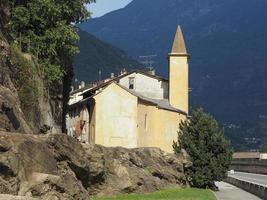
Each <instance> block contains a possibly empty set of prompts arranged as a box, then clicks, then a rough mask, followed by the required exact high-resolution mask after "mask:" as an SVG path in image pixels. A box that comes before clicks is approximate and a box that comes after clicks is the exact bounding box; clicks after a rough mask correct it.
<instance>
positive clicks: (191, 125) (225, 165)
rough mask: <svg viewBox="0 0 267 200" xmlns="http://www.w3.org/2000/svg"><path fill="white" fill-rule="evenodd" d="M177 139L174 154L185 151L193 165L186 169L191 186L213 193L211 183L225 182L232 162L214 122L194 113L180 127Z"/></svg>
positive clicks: (200, 110)
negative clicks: (210, 190) (206, 189)
mask: <svg viewBox="0 0 267 200" xmlns="http://www.w3.org/2000/svg"><path fill="white" fill-rule="evenodd" d="M178 135H179V137H178V142H177V143H174V145H173V146H174V151H175V152H176V153H179V152H180V151H181V149H185V150H186V151H187V153H188V154H189V155H190V156H191V158H192V162H193V164H192V166H191V167H189V168H187V169H186V174H187V177H188V179H189V180H190V182H191V185H192V186H194V187H199V188H211V189H215V184H214V182H215V181H221V180H223V179H224V178H226V175H227V171H228V169H229V166H230V163H231V158H232V151H231V148H230V144H229V142H228V141H227V140H226V139H225V138H224V133H223V130H222V129H220V128H219V126H218V123H217V121H216V120H215V119H214V118H213V117H212V116H210V115H209V114H207V113H205V112H204V111H203V110H202V109H198V110H196V111H194V112H193V113H192V116H191V117H190V119H188V120H186V121H184V122H182V123H181V124H180V131H179V132H178Z"/></svg>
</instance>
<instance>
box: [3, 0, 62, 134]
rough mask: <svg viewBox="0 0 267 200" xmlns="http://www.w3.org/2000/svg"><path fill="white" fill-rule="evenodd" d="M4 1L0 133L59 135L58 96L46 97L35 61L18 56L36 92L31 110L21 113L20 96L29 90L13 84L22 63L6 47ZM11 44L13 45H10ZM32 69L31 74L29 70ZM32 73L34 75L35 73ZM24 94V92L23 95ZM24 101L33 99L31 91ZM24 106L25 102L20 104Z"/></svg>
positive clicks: (5, 2) (5, 8)
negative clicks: (26, 68)
mask: <svg viewBox="0 0 267 200" xmlns="http://www.w3.org/2000/svg"><path fill="white" fill-rule="evenodd" d="M9 3H10V2H8V0H1V2H0V130H3V131H10V132H14V131H16V132H21V133H25V132H26V133H34V132H36V133H37V132H40V131H42V132H45V130H46V129H48V128H49V129H50V130H51V132H58V131H59V130H60V131H61V121H62V119H61V117H62V116H61V113H62V110H61V107H62V105H61V101H62V99H61V96H62V95H60V94H57V95H54V96H52V95H51V94H50V93H48V90H47V86H46V84H45V80H44V77H42V75H41V73H39V72H38V69H39V64H38V60H37V59H36V58H35V57H33V56H31V55H29V54H25V53H23V52H21V51H20V52H19V54H20V55H21V56H22V57H23V58H24V57H25V58H24V59H23V62H27V63H28V65H29V66H30V67H31V68H29V69H30V70H29V71H31V74H32V77H34V79H35V83H36V84H35V85H36V88H38V98H37V99H36V100H34V104H36V106H33V105H32V103H30V105H29V107H30V108H33V107H34V109H32V111H29V110H28V109H24V110H23V106H22V98H21V95H19V94H21V93H22V92H21V91H23V89H22V88H23V87H22V85H23V86H24V88H27V87H30V85H29V84H27V83H26V82H22V83H20V84H18V83H17V84H16V81H17V80H18V79H19V78H18V77H19V75H18V74H20V73H18V71H19V69H21V68H23V66H22V65H23V63H22V61H20V62H19V61H18V60H20V59H19V58H18V55H16V54H15V53H14V47H13V48H12V47H11V45H10V41H13V40H12V37H11V36H10V33H9V30H8V28H7V27H8V25H7V24H8V22H9V18H10V15H11V12H10V8H9ZM13 42H14V41H13ZM33 69H34V70H33ZM33 71H36V72H35V73H34V72H33ZM24 93H25V92H24ZM27 94H28V96H27V97H26V98H25V99H26V103H27V102H30V101H29V98H28V97H31V96H34V95H33V94H32V89H30V90H29V91H28V93H27ZM24 104H25V102H24ZM29 113H32V115H33V117H32V118H31V119H29V117H28V119H27V117H26V116H27V114H29Z"/></svg>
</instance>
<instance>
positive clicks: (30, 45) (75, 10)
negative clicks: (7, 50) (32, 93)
mask: <svg viewBox="0 0 267 200" xmlns="http://www.w3.org/2000/svg"><path fill="white" fill-rule="evenodd" d="M91 2H94V0H58V1H55V0H11V1H10V5H11V20H10V30H11V32H12V33H13V36H14V38H15V40H17V41H18V43H19V44H21V46H20V47H21V49H22V50H23V51H25V52H28V53H32V54H33V55H35V56H36V57H38V58H39V62H40V63H41V66H42V68H43V70H42V71H43V72H44V75H45V76H46V79H47V81H48V83H49V84H50V85H53V83H55V82H61V81H62V78H63V76H64V75H65V74H66V72H68V71H69V69H68V68H72V61H73V58H74V56H75V54H77V53H78V51H79V49H78V47H77V42H78V40H79V37H78V34H77V30H76V28H75V26H74V25H73V24H75V23H79V22H82V21H84V20H86V19H87V18H88V17H89V16H90V13H89V12H88V11H87V10H86V8H85V4H86V3H91ZM66 60H67V61H69V62H70V63H68V62H66Z"/></svg>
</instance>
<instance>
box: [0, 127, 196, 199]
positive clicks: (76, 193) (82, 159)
mask: <svg viewBox="0 0 267 200" xmlns="http://www.w3.org/2000/svg"><path fill="white" fill-rule="evenodd" d="M190 164H191V163H190V161H189V158H188V156H187V155H186V154H185V153H184V154H183V155H182V154H181V155H178V156H176V155H173V154H168V153H165V152H163V151H161V150H160V149H157V148H140V149H131V150H129V149H124V148H119V147H118V148H105V147H102V146H98V145H95V146H90V145H85V146H82V145H81V144H80V143H78V142H77V141H75V140H74V139H73V138H71V137H68V136H65V135H62V134H58V135H39V136H34V135H22V134H16V133H12V134H10V133H6V132H0V169H1V170H0V194H2V195H0V199H1V198H2V199H16V197H18V195H20V196H22V197H21V198H22V199H23V198H24V199H32V198H33V199H60V200H61V199H68V200H69V199H73V200H74V199H75V200H85V199H88V198H89V196H92V195H98V196H103V195H114V194H119V193H133V192H134V193H143V192H150V191H155V190H158V189H162V188H165V187H177V186H181V185H185V184H187V180H186V178H185V176H184V168H185V167H187V166H189V165H190Z"/></svg>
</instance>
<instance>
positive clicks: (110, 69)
mask: <svg viewBox="0 0 267 200" xmlns="http://www.w3.org/2000/svg"><path fill="white" fill-rule="evenodd" d="M79 36H80V40H79V43H78V45H79V48H80V53H79V54H77V55H76V58H75V63H74V66H75V67H74V72H75V77H76V78H78V80H79V81H85V82H87V83H88V82H94V81H97V80H98V79H99V71H101V77H100V78H105V77H108V76H110V74H111V73H114V74H115V75H116V74H118V73H119V72H120V71H121V70H122V69H123V68H126V69H127V70H133V69H140V68H143V66H142V65H141V64H140V63H138V62H137V61H136V60H134V59H132V58H131V57H129V56H128V55H127V54H126V53H125V52H124V51H123V50H121V49H118V48H116V47H114V46H112V45H110V44H108V43H106V42H102V41H101V40H99V39H97V38H96V37H95V36H93V35H91V34H89V33H87V32H84V31H81V30H79Z"/></svg>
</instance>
